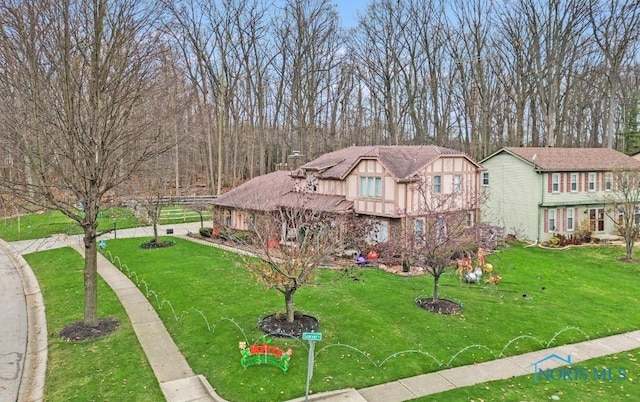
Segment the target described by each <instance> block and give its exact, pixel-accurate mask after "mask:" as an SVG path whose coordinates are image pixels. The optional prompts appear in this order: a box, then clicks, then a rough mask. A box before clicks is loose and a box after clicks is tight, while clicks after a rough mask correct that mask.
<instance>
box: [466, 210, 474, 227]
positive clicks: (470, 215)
mask: <svg viewBox="0 0 640 402" xmlns="http://www.w3.org/2000/svg"><path fill="white" fill-rule="evenodd" d="M471 226H473V212H467V227H468V228H470V227H471Z"/></svg>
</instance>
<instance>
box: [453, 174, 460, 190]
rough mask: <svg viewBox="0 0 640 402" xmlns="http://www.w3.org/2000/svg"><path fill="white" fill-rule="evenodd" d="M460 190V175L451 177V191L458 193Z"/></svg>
mask: <svg viewBox="0 0 640 402" xmlns="http://www.w3.org/2000/svg"><path fill="white" fill-rule="evenodd" d="M461 189H462V175H459V174H456V175H454V176H453V191H460V190H461Z"/></svg>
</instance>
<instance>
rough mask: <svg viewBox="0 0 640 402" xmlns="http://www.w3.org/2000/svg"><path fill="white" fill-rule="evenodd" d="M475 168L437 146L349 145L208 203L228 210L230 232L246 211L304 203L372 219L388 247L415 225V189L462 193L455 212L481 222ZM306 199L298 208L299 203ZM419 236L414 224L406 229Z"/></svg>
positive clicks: (417, 210)
mask: <svg viewBox="0 0 640 402" xmlns="http://www.w3.org/2000/svg"><path fill="white" fill-rule="evenodd" d="M480 171H481V167H480V165H479V164H477V163H476V162H474V161H473V160H471V159H470V158H469V157H468V156H467V155H465V154H464V153H462V152H459V151H455V150H452V149H448V148H443V147H438V146H354V147H349V148H344V149H341V150H338V151H334V152H330V153H328V154H325V155H323V156H321V157H319V158H317V159H315V160H313V161H311V162H308V163H306V164H304V165H303V166H301V167H300V168H298V169H297V170H295V171H293V172H288V171H286V172H285V171H277V172H274V173H270V174H267V175H263V176H260V177H256V178H254V179H252V180H250V181H248V182H246V183H245V184H243V185H241V186H239V187H237V188H236V189H233V190H231V191H229V192H227V193H225V194H223V195H222V196H220V197H219V198H218V199H217V200H216V201H214V202H213V204H214V205H217V206H219V207H221V208H223V209H225V210H226V212H225V213H226V217H227V218H226V221H225V223H226V224H227V226H230V227H232V228H235V229H247V227H248V226H247V225H246V221H245V219H246V216H245V215H246V211H247V210H254V211H268V210H272V209H275V208H277V207H294V206H296V205H298V206H299V205H301V204H303V203H304V205H305V207H306V208H308V209H318V210H322V211H326V212H334V213H344V212H353V213H355V214H357V215H359V216H363V217H365V218H366V219H368V220H370V221H372V222H373V223H372V224H373V225H374V227H375V231H374V232H373V233H372V234H371V235H370V236H371V238H370V240H371V241H376V242H385V241H386V240H387V239H388V236H389V228H390V226H391V225H394V224H395V225H399V224H400V221H401V219H402V218H407V217H409V218H410V219H413V220H416V219H417V217H416V216H417V215H419V213H420V211H421V206H420V186H422V188H423V189H425V186H426V187H428V188H426V190H428V191H427V192H428V193H432V194H450V193H453V192H456V193H460V194H461V197H460V200H461V201H460V208H466V209H470V211H469V218H468V221H469V224H473V223H475V222H476V221H477V220H478V218H479V216H478V214H479V212H478V210H477V205H478V202H477V201H478V199H477V197H478V189H479V185H480V181H479V180H480ZM300 197H304V201H303V202H301V198H300ZM410 224H411V225H414V226H412V227H415V229H416V230H420V225H419V222H418V223H413V222H412V223H410Z"/></svg>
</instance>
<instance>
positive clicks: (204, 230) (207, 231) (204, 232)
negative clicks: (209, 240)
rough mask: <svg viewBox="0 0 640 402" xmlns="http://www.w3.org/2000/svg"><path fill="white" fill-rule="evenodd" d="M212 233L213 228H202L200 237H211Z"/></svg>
mask: <svg viewBox="0 0 640 402" xmlns="http://www.w3.org/2000/svg"><path fill="white" fill-rule="evenodd" d="M212 232H213V228H200V236H202V237H211V233H212Z"/></svg>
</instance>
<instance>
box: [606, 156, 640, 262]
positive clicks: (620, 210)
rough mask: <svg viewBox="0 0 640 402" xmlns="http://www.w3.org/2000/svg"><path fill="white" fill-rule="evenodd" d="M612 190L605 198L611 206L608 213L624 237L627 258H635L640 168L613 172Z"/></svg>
mask: <svg viewBox="0 0 640 402" xmlns="http://www.w3.org/2000/svg"><path fill="white" fill-rule="evenodd" d="M612 175H613V177H612V178H613V183H612V186H613V188H612V190H613V191H611V193H609V195H608V196H606V197H605V198H604V200H603V201H604V202H605V203H606V205H610V206H611V208H609V209H607V210H606V212H605V213H606V214H607V216H608V217H609V219H611V220H612V221H613V223H614V225H615V227H616V229H618V232H619V233H620V235H621V236H622V237H623V238H624V243H625V251H626V256H625V258H626V260H627V261H632V260H633V247H634V245H635V242H636V240H637V239H638V234H640V231H639V229H640V170H638V168H635V169H629V168H621V169H618V170H616V171H615V172H613V173H612Z"/></svg>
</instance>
